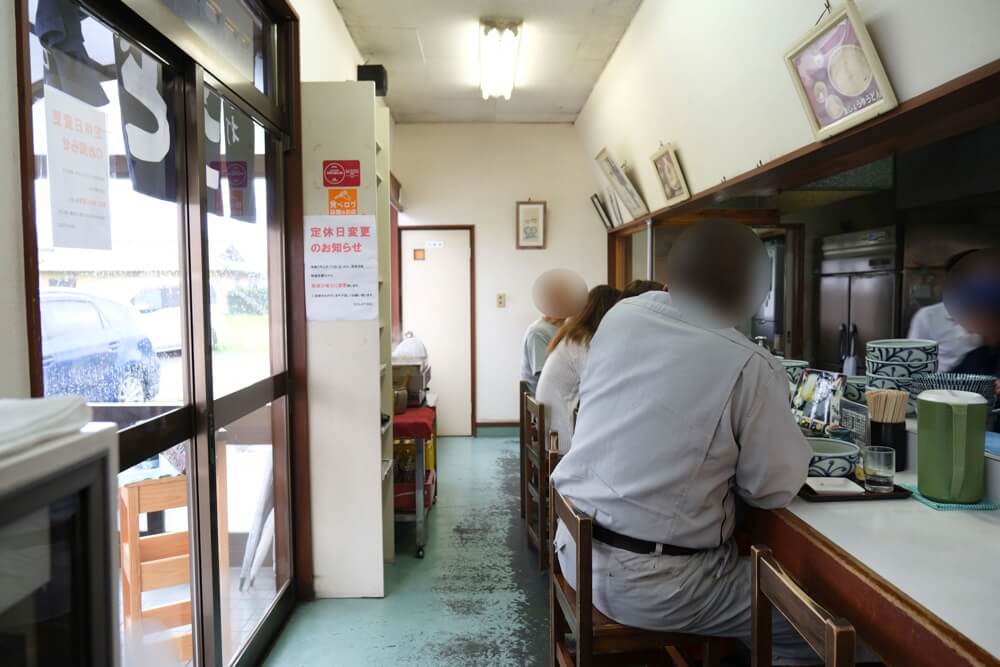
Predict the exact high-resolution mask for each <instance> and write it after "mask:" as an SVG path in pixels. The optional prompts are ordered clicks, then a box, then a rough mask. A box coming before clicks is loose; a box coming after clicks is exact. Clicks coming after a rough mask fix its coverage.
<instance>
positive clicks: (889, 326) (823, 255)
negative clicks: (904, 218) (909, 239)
mask: <svg viewBox="0 0 1000 667" xmlns="http://www.w3.org/2000/svg"><path fill="white" fill-rule="evenodd" d="M820 244H821V249H820V265H819V277H818V278H819V279H818V281H817V282H818V285H819V295H818V296H819V298H818V303H817V318H818V326H817V327H816V332H817V336H818V341H817V346H816V349H817V351H818V352H817V353H818V357H819V358H818V360H817V361H818V365H819V367H820V368H823V369H825V370H832V371H840V370H842V369H843V365H844V359H845V358H846V357H847V356H849V355H852V354H853V355H854V356H855V357H856V359H857V370H856V371H855V372H856V373H857V374H858V375H863V374H864V372H865V370H864V369H865V366H864V364H865V344H866V343H867V342H868V341H871V340H878V339H880V338H894V337H896V335H897V333H898V330H899V318H898V311H899V307H898V304H899V293H900V270H899V268H900V267H899V246H898V244H897V240H896V228H895V227H882V228H878V229H870V230H866V231H863V232H852V233H850V234H838V235H835V236H827V237H825V238H822V239H820Z"/></svg>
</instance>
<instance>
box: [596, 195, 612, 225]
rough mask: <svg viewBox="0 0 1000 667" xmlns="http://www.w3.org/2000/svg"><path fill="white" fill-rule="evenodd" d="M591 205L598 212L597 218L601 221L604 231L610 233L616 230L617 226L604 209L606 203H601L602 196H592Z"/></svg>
mask: <svg viewBox="0 0 1000 667" xmlns="http://www.w3.org/2000/svg"><path fill="white" fill-rule="evenodd" d="M590 203H591V204H593V205H594V210H595V211H597V217H599V218H600V219H601V224H602V225H604V229H605V230H607V231H609V232H610V231H611V230H612V229H614V228H615V226H614V224H612V222H611V216H610V215H609V214H608V212H607V211H606V210H605V209H604V202H602V201H601V196H600V195H598V194H592V195H590Z"/></svg>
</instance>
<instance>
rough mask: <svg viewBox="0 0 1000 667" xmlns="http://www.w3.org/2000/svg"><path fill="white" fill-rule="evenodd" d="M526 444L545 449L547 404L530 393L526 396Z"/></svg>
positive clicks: (540, 449) (526, 445)
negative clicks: (543, 403)
mask: <svg viewBox="0 0 1000 667" xmlns="http://www.w3.org/2000/svg"><path fill="white" fill-rule="evenodd" d="M524 416H525V417H526V419H525V433H524V445H525V447H531V448H534V449H536V450H538V451H543V450H544V449H545V406H544V405H542V404H541V403H539V402H538V400H537V399H536V398H535V397H534V396H532V395H531V394H528V395H527V396H525V397H524Z"/></svg>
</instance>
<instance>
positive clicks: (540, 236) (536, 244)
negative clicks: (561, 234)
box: [517, 201, 545, 250]
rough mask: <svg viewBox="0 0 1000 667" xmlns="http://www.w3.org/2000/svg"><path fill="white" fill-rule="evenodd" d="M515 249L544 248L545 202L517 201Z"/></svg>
mask: <svg viewBox="0 0 1000 667" xmlns="http://www.w3.org/2000/svg"><path fill="white" fill-rule="evenodd" d="M517 249H518V250H544V249H545V202H543V201H519V202H517Z"/></svg>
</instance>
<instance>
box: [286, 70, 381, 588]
mask: <svg viewBox="0 0 1000 667" xmlns="http://www.w3.org/2000/svg"><path fill="white" fill-rule="evenodd" d="M389 121H390V117H389V110H388V109H386V108H384V107H382V108H380V107H379V105H378V104H377V102H376V98H375V87H374V84H373V83H372V82H355V81H349V82H309V83H303V84H302V146H303V158H302V159H303V164H302V169H303V194H304V197H303V198H304V201H303V204H304V212H305V215H307V216H312V215H327V213H328V194H327V188H326V187H324V183H323V161H324V160H358V161H360V164H361V184H360V186H359V187H357V188H354V189H356V190H357V200H358V209H357V213H358V214H359V215H371V216H374V217H375V222H376V224H375V229H376V236H377V239H378V261H379V278H380V279H385V278H386V277H387V276H389V265H388V263H389V261H390V251H389V248H390V246H389V243H390V238H389V230H390V224H389V215H388V200H389V196H388V190H387V189H386V188H385V187H384V186H383V185H380V183H379V179H378V177H377V175H376V174H377V172H380V171H384V170H388V164H389V163H388V147H389V131H388V130H389V126H388V123H389ZM383 191H384V192H383ZM307 240H308V239H307ZM389 307H390V301H389V290H388V289H387V288H382V289H379V308H380V310H381V313H380V317H378V318H375V319H372V320H367V321H360V322H358V321H335V322H321V321H310V322H308V324H307V340H308V346H307V353H308V358H309V366H308V369H309V370H308V377H307V383H308V391H309V412H310V415H311V419H310V420H309V438H310V471H311V472H310V474H311V480H310V481H311V500H312V512H313V516H314V517H317V518H318V520H317V521H315V522H314V524H313V561H314V564H315V565H314V567H315V581H314V584H315V588H316V594H317V596H319V597H324V598H347V597H382V596H383V595H384V594H385V582H384V568H383V563H384V562H385V561H386V560H392V558H393V557H394V545H393V544H392V535H393V533H392V531H393V519H394V516H393V506H392V500H393V497H392V477H393V475H392V466H391V465H390V466H389V467H388V469H387V468H386V466H385V465H384V461H386V460H387V459H392V437H391V436H392V427H391V422H390V425H389V428H388V429H385V430H383V428H382V425H381V415H382V413H386V414H392V409H391V403H392V378H391V373H386V372H383V370H382V368H383V365H385V364H390V360H389V344H390V340H389V337H388V332H386V331H385V330H384V329H383V327H382V326H381V322H382V320H383V319H385V318H387V317H388V313H389ZM332 369H336V371H335V372H332ZM387 392H388V393H387ZM387 406H388V407H389V409H388V410H386V407H387ZM387 535H388V539H387Z"/></svg>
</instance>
